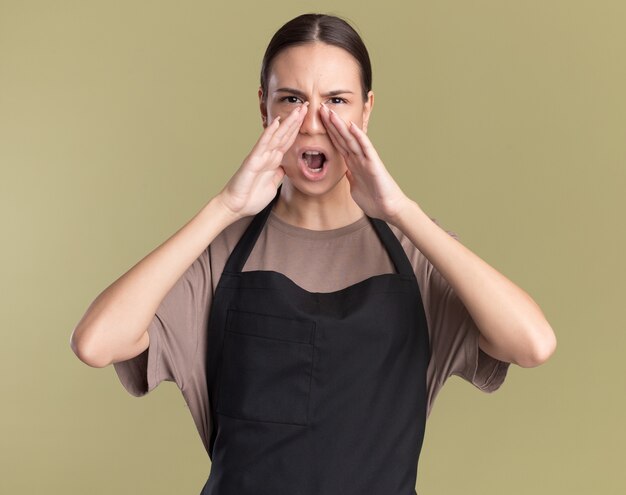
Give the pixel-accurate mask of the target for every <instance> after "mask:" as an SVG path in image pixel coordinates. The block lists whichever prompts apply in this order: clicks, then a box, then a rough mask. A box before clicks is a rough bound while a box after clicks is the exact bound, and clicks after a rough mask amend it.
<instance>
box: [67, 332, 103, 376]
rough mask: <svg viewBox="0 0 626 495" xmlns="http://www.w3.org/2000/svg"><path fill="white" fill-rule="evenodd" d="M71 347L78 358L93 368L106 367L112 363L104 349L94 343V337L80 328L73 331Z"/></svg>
mask: <svg viewBox="0 0 626 495" xmlns="http://www.w3.org/2000/svg"><path fill="white" fill-rule="evenodd" d="M70 348H71V349H72V351H73V352H74V354H75V355H76V357H77V358H78V359H80V360H81V361H82V362H83V363H85V364H86V365H88V366H91V367H92V368H105V367H106V366H108V365H109V364H111V361H110V360H109V359H108V357H107V356H105V354H104V353H103V352H102V349H101V348H100V347H99V346H97V345H95V344H94V342H93V339H90V338H89V337H88V335H86V334H85V333H84V332H82V331H81V330H80V329H78V328H76V329H74V331H73V332H72V336H71V337H70Z"/></svg>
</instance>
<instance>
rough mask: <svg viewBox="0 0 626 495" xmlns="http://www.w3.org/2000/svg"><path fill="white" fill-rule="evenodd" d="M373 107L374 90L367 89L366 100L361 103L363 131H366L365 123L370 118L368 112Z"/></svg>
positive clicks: (369, 112)
mask: <svg viewBox="0 0 626 495" xmlns="http://www.w3.org/2000/svg"><path fill="white" fill-rule="evenodd" d="M373 109H374V92H373V91H371V90H370V91H369V93H367V101H366V102H365V104H364V105H363V132H365V133H367V123H368V121H369V119H370V114H371V113H372V110H373Z"/></svg>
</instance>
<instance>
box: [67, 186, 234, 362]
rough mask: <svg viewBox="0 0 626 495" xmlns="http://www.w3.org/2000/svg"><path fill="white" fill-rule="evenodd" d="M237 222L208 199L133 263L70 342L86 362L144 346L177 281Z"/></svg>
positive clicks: (102, 295)
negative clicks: (194, 212) (190, 217)
mask: <svg viewBox="0 0 626 495" xmlns="http://www.w3.org/2000/svg"><path fill="white" fill-rule="evenodd" d="M236 219H237V218H236V217H235V216H234V215H233V214H232V213H230V212H229V211H228V209H227V208H225V207H224V206H223V204H222V203H221V200H220V197H219V195H218V196H215V197H214V198H212V199H211V200H210V201H209V202H208V203H207V204H206V205H205V206H203V208H202V209H201V210H200V211H199V212H198V213H197V214H196V215H194V217H193V218H192V219H191V220H189V221H188V222H187V223H186V224H185V225H184V226H183V227H181V228H180V229H179V230H178V231H177V232H175V233H174V234H173V235H172V236H171V237H169V238H168V239H167V240H166V241H164V242H163V243H162V244H161V245H159V246H158V247H157V248H156V249H154V250H153V251H152V252H150V253H149V254H148V255H147V256H145V257H144V258H143V259H141V260H140V261H139V262H137V263H136V264H135V265H134V266H133V267H132V268H131V269H129V270H128V271H127V272H126V273H124V274H123V275H122V276H121V277H119V278H118V279H117V280H116V281H115V282H113V283H112V284H111V285H110V286H109V287H107V288H106V289H105V290H104V291H103V292H102V293H100V295H98V297H97V298H96V299H95V300H94V301H93V302H92V303H91V305H90V306H89V308H88V309H87V311H86V313H85V314H84V316H83V317H82V318H81V320H80V321H79V323H78V324H77V326H76V328H75V329H74V331H73V333H72V337H71V347H72V349H73V350H74V352H75V353H76V354H77V356H78V357H79V358H80V359H81V360H82V361H84V362H85V363H87V364H89V365H91V366H96V367H102V366H106V365H108V364H111V363H113V362H117V361H122V360H125V359H130V358H131V357H134V356H136V355H137V354H139V353H140V352H141V351H143V350H145V348H147V346H148V343H149V341H148V335H147V328H148V325H149V323H150V321H151V320H152V318H153V317H154V314H155V312H156V310H157V308H158V306H159V304H160V303H161V301H162V300H163V298H164V297H165V296H166V294H167V293H168V291H169V290H170V289H171V288H172V287H173V286H174V284H175V283H176V281H177V280H178V279H179V278H180V277H181V276H182V275H183V273H184V272H185V271H186V270H187V268H189V266H190V265H191V264H192V263H193V262H194V261H195V260H196V259H197V258H198V256H200V254H201V253H202V251H203V250H204V249H206V247H207V246H208V245H209V244H210V243H211V242H212V241H213V239H214V238H215V237H216V236H217V235H218V234H219V233H220V232H221V231H222V230H224V228H226V227H227V226H228V225H230V224H231V223H233V222H234V221H235V220H236Z"/></svg>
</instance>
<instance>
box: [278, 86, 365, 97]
mask: <svg viewBox="0 0 626 495" xmlns="http://www.w3.org/2000/svg"><path fill="white" fill-rule="evenodd" d="M274 93H293V94H294V95H298V96H306V94H304V92H302V91H300V90H299V89H295V88H278V89H277V90H276V91H274ZM345 93H349V94H354V92H352V91H350V90H349V89H335V90H333V91H329V92H328V93H324V94H323V95H322V96H336V95H341V94H345Z"/></svg>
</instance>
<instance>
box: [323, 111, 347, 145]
mask: <svg viewBox="0 0 626 495" xmlns="http://www.w3.org/2000/svg"><path fill="white" fill-rule="evenodd" d="M321 114H322V122H323V124H324V126H325V127H326V130H327V131H328V135H329V136H330V138H331V140H332V142H333V144H334V145H335V148H337V150H339V152H340V153H341V154H342V155H343V156H347V155H348V153H349V148H348V147H347V146H346V144H345V140H344V139H343V138H342V137H341V134H339V131H338V130H337V128H336V126H335V124H334V123H333V122H332V121H331V120H330V110H329V109H328V107H327V106H326V105H324V104H322V110H321Z"/></svg>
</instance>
